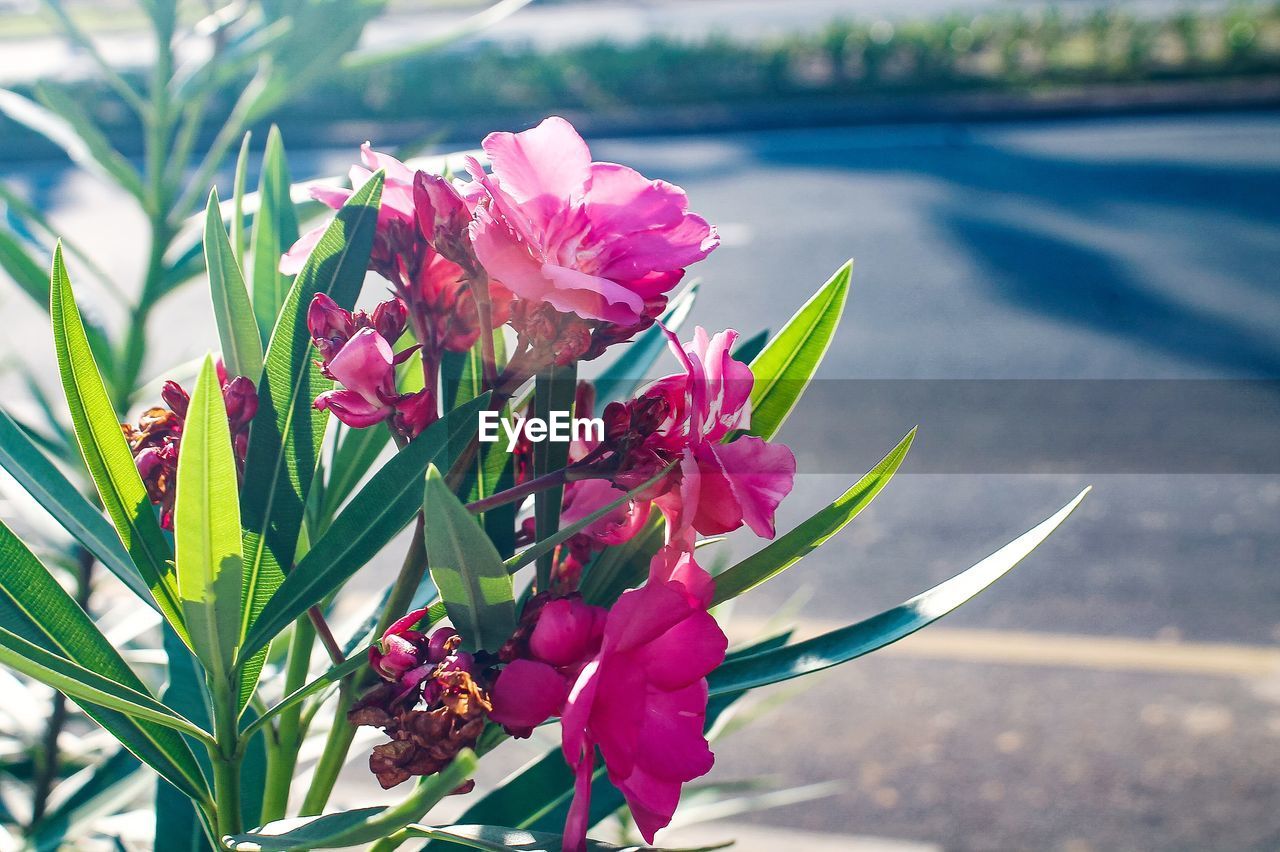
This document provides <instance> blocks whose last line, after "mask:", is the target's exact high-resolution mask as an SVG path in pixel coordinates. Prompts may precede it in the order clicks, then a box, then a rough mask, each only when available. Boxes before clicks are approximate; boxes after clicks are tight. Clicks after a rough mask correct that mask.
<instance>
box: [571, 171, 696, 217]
mask: <svg viewBox="0 0 1280 852" xmlns="http://www.w3.org/2000/svg"><path fill="white" fill-rule="evenodd" d="M585 201H586V204H587V211H588V212H587V215H588V217H589V218H590V219H591V224H592V226H593V227H595V228H596V229H597V230H599V231H602V232H608V233H615V234H616V233H623V234H629V233H632V232H635V231H646V230H649V229H651V228H671V227H674V226H675V225H678V224H679V223H680V220H681V218H682V217H683V216H684V213H685V210H686V209H687V208H688V206H689V199H688V197H687V196H686V195H685V192H684V190H683V189H681V188H680V187H678V186H673V185H672V184H669V183H667V182H666V181H661V180H650V179H649V178H647V177H645V176H644V175H642V174H640V173H639V172H638V171H636V170H635V169H631V168H627V167H626V166H620V165H617V164H616V163H592V164H591V182H590V184H589V186H588V189H587V192H586V196H585Z"/></svg>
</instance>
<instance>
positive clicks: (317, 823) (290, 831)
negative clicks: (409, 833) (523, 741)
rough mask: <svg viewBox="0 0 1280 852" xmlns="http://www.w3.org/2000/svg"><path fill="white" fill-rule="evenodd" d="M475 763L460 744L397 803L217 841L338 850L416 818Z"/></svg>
mask: <svg viewBox="0 0 1280 852" xmlns="http://www.w3.org/2000/svg"><path fill="white" fill-rule="evenodd" d="M476 763H477V761H476V756H475V754H474V753H473V752H471V751H470V750H468V749H463V750H462V751H460V752H459V753H458V756H457V757H455V758H454V759H453V762H452V763H450V764H449V765H448V766H447V767H446V768H445V769H444V770H443V771H442V772H439V773H438V774H436V775H431V776H428V777H427V778H424V779H422V781H421V782H419V784H418V786H417V788H416V789H414V791H413V792H412V793H410V794H409V796H408V798H406V799H405V800H404V801H402V802H401V803H400V804H398V805H392V806H391V807H387V808H359V809H356V810H352V811H342V812H341V813H336V814H326V815H325V816H322V817H314V818H303V819H291V820H281V821H279V822H276V823H272V824H271V825H268V826H266V828H265V829H263V830H260V831H258V832H254V833H245V834H236V835H233V836H230V837H225V838H223V842H224V843H225V844H226V845H227V847H228V848H229V849H233V850H236V852H289V850H295V849H296V850H302V849H342V848H345V847H347V846H359V845H361V844H363V843H371V842H373V841H375V840H380V839H382V838H384V837H387V836H388V835H390V834H391V833H393V832H395V831H398V830H399V829H401V828H404V827H405V826H406V825H409V824H410V823H413V822H416V821H417V820H420V819H422V817H423V816H424V815H425V814H426V813H427V811H429V810H431V809H432V808H433V807H435V805H436V804H437V803H438V802H439V801H440V800H441V799H443V798H444V797H445V796H447V795H449V794H450V793H451V792H453V791H454V790H456V789H457V788H458V787H459V786H461V785H462V784H463V783H464V782H465V781H466V780H467V778H469V777H470V776H471V773H473V772H474V771H475V768H476Z"/></svg>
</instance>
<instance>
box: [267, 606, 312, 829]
mask: <svg viewBox="0 0 1280 852" xmlns="http://www.w3.org/2000/svg"><path fill="white" fill-rule="evenodd" d="M315 637H316V632H315V628H314V627H313V626H312V623H311V621H310V620H309V619H307V618H299V619H298V620H297V621H296V622H295V623H294V626H293V636H292V637H291V638H290V640H289V662H288V664H287V666H286V668H285V678H284V694H285V695H290V694H292V693H293V692H294V691H296V690H298V689H300V688H301V687H302V686H303V685H304V684H306V682H307V671H308V669H309V668H310V665H311V650H312V647H313V645H314V644H315ZM301 721H302V705H301V704H296V705H294V706H292V707H287V708H285V709H284V710H282V711H281V712H280V721H279V727H278V729H277V734H276V740H277V743H278V744H277V746H276V748H275V750H274V753H273V754H271V755H270V756H269V760H268V762H267V775H266V780H265V782H264V787H265V789H264V790H263V791H262V821H263V822H264V823H268V822H272V821H273V820H277V819H282V818H283V817H284V815H285V812H286V811H287V810H288V807H289V788H290V786H291V785H292V783H293V772H294V770H295V769H296V768H297V765H298V748H299V747H300V746H301V745H302V737H303V735H304V732H303V730H302V725H301Z"/></svg>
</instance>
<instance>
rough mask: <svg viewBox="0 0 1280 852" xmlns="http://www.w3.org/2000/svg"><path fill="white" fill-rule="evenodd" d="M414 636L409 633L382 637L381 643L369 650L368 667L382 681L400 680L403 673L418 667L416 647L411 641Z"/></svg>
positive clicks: (412, 633)
mask: <svg viewBox="0 0 1280 852" xmlns="http://www.w3.org/2000/svg"><path fill="white" fill-rule="evenodd" d="M415 635H416V634H414V632H412V631H410V632H408V633H406V634H405V635H402V636H397V635H391V634H388V635H386V636H383V637H382V641H381V642H379V643H378V644H377V645H374V646H373V647H371V648H370V649H369V667H370V668H372V669H373V670H374V671H375V672H377V673H378V675H379V676H380V677H381V678H382V679H383V680H388V681H396V680H400V678H401V677H403V676H404V674H405V672H407V671H409V670H410V669H412V668H414V667H415V666H417V665H418V646H417V643H415V642H414V641H413V637H414V636H415Z"/></svg>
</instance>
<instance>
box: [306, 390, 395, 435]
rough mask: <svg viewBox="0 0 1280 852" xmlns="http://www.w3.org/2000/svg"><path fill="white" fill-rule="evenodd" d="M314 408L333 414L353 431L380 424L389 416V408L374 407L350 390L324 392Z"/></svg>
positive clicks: (317, 398)
mask: <svg viewBox="0 0 1280 852" xmlns="http://www.w3.org/2000/svg"><path fill="white" fill-rule="evenodd" d="M315 407H316V408H317V409H319V410H320V411H331V412H333V416H334V417H336V418H338V419H339V420H341V421H342V422H343V423H345V424H347V425H348V426H350V427H352V428H353V429H364V428H366V427H368V426H372V425H374V424H375V423H381V422H382V421H383V420H386V419H387V417H388V415H390V414H391V406H389V405H375V404H373V403H371V402H369V401H368V400H367V399H365V398H364V397H363V396H361V395H360V394H358V393H356V392H355V391H351V390H331V391H325V392H324V393H322V394H320V395H319V396H317V397H316V401H315Z"/></svg>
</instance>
